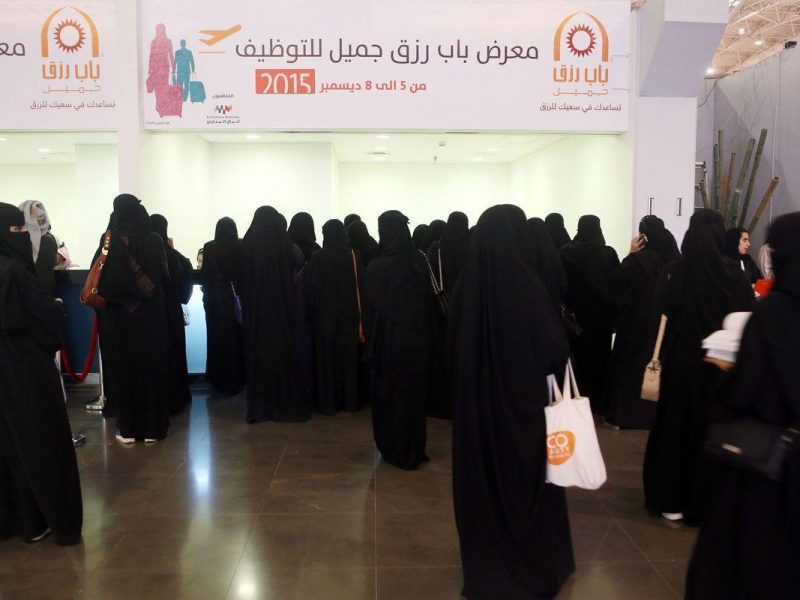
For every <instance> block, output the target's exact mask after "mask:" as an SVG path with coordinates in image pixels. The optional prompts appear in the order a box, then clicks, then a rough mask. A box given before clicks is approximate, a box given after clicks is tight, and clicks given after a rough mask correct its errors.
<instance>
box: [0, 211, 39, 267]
mask: <svg viewBox="0 0 800 600" xmlns="http://www.w3.org/2000/svg"><path fill="white" fill-rule="evenodd" d="M24 225H25V215H24V214H23V212H22V211H21V210H20V209H18V208H17V207H16V206H12V205H11V204H6V203H4V202H0V254H2V255H3V256H5V257H6V258H10V259H12V260H18V261H19V262H21V263H22V264H23V265H25V268H26V269H27V270H28V271H30V272H32V273H34V272H35V267H34V264H33V246H32V245H31V236H30V235H28V232H27V231H21V232H12V231H11V230H10V228H11V227H22V226H24Z"/></svg>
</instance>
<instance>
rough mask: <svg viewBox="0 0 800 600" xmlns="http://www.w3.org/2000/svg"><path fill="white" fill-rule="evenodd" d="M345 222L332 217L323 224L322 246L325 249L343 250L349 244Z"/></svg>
mask: <svg viewBox="0 0 800 600" xmlns="http://www.w3.org/2000/svg"><path fill="white" fill-rule="evenodd" d="M349 241H350V240H349V239H348V237H347V232H346V231H345V230H344V223H342V222H341V221H340V220H338V219H331V220H330V221H328V222H327V223H325V225H323V226H322V247H323V248H324V249H325V250H341V249H345V248H347V247H348V246H349Z"/></svg>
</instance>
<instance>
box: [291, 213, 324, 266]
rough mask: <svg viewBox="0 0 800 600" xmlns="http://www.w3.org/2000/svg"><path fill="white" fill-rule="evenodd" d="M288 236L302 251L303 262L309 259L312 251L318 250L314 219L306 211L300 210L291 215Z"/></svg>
mask: <svg viewBox="0 0 800 600" xmlns="http://www.w3.org/2000/svg"><path fill="white" fill-rule="evenodd" d="M289 237H290V238H291V240H292V241H293V242H294V243H295V244H297V246H298V247H299V248H300V250H302V251H303V262H304V263H307V262H308V261H309V260H311V257H312V256H313V255H314V252H316V251H317V250H319V249H320V248H319V244H318V243H317V234H316V232H315V231H314V219H313V217H312V216H311V215H310V214H308V213H306V212H300V213H297V214H296V215H295V216H293V217H292V222H291V223H290V224H289Z"/></svg>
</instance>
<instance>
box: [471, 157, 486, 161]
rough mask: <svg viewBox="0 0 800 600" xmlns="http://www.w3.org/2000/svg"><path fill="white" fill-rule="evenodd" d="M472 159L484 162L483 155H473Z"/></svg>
mask: <svg viewBox="0 0 800 600" xmlns="http://www.w3.org/2000/svg"><path fill="white" fill-rule="evenodd" d="M472 160H473V162H483V157H482V156H473V157H472Z"/></svg>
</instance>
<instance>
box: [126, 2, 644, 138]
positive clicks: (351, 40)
mask: <svg viewBox="0 0 800 600" xmlns="http://www.w3.org/2000/svg"><path fill="white" fill-rule="evenodd" d="M140 35H141V38H142V44H141V46H142V52H143V54H142V57H141V61H140V63H141V68H142V76H141V79H142V81H141V86H140V87H141V89H142V94H143V103H144V114H145V127H146V128H150V129H230V128H242V129H280V130H330V129H368V130H369V129H372V130H378V129H380V130H392V129H412V130H448V131H451V130H470V131H472V130H493V131H503V130H530V131H582V132H619V131H625V130H627V128H628V62H629V61H628V58H629V55H630V2H628V1H624V0H623V1H619V2H616V1H602V2H601V1H592V0H585V1H583V2H565V1H556V0H525V1H520V0H517V1H502V0H501V1H496V0H474V1H469V2H467V1H464V0H372V1H367V2H365V1H363V0H360V1H356V0H337V1H335V2H332V1H330V0H295V1H293V2H277V1H275V0H267V1H263V2H255V1H249V2H236V3H226V4H225V5H224V8H223V5H222V4H221V3H220V2H218V1H216V0H214V1H212V0H170V1H169V2H164V1H162V0H142V31H141V33H140Z"/></svg>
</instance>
